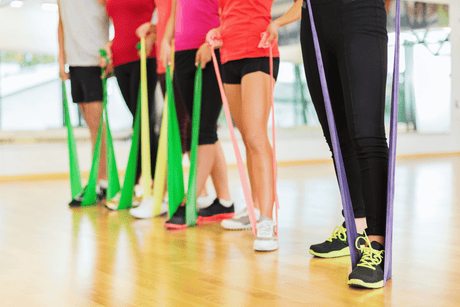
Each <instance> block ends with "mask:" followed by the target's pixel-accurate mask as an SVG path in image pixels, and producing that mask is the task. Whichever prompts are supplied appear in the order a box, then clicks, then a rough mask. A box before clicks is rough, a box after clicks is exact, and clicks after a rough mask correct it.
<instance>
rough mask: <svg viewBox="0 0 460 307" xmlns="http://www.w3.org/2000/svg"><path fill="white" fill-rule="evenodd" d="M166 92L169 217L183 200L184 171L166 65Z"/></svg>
mask: <svg viewBox="0 0 460 307" xmlns="http://www.w3.org/2000/svg"><path fill="white" fill-rule="evenodd" d="M166 92H167V95H168V192H169V217H172V216H173V214H174V213H176V211H177V208H179V206H180V204H181V203H182V201H183V200H184V197H185V191H184V173H183V169H182V145H181V141H180V132H179V123H178V121H177V113H176V106H175V104H174V91H173V84H172V78H171V68H170V67H169V65H168V66H167V67H166Z"/></svg>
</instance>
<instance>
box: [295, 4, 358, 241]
mask: <svg viewBox="0 0 460 307" xmlns="http://www.w3.org/2000/svg"><path fill="white" fill-rule="evenodd" d="M313 7H314V8H315V9H316V10H314V13H313V14H314V17H315V21H316V27H317V32H318V37H319V41H320V46H321V50H322V51H323V64H324V69H325V72H326V79H327V83H328V88H329V95H330V98H331V103H332V108H333V112H334V116H335V121H336V127H337V133H338V137H339V143H340V147H341V152H342V157H343V162H344V166H345V171H346V176H347V181H348V186H349V190H350V197H351V200H352V204H353V212H354V215H355V222H356V224H357V228H358V232H360V233H361V232H363V230H364V229H365V216H366V214H365V210H364V201H363V197H362V188H361V173H360V168H359V164H358V159H357V155H356V151H355V149H354V147H353V145H352V140H351V137H350V134H349V129H348V124H347V121H346V118H345V108H344V98H343V88H342V81H341V78H340V74H339V67H338V63H337V60H336V58H335V55H334V52H333V50H329V49H328V45H327V44H326V40H327V39H328V38H327V37H326V35H325V29H324V28H325V27H326V25H327V22H328V21H327V20H328V19H327V18H328V17H323V15H324V14H325V13H326V12H331V11H333V9H334V7H332V8H331V7H330V6H326V5H316V6H313ZM315 12H318V13H317V14H315ZM326 16H327V15H326ZM301 45H302V54H303V58H304V66H305V75H306V78H307V83H308V88H309V90H310V95H311V97H312V101H313V105H314V107H315V110H316V113H317V115H318V119H319V121H320V124H321V127H322V129H323V133H324V137H325V138H326V141H327V143H328V145H329V149H330V150H331V153H332V157H333V158H334V154H333V150H332V141H331V136H330V132H329V126H328V122H327V116H326V109H325V106H324V98H323V93H322V88H321V83H320V80H319V71H318V66H317V64H316V53H315V49H314V46H313V37H312V33H311V26H310V20H309V14H308V10H306V9H303V11H302V24H301ZM333 161H334V167H336V165H335V160H333Z"/></svg>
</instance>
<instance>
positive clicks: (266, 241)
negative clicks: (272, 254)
mask: <svg viewBox="0 0 460 307" xmlns="http://www.w3.org/2000/svg"><path fill="white" fill-rule="evenodd" d="M275 229H276V223H275V222H274V221H273V220H271V219H270V218H268V217H265V216H262V217H261V218H260V222H259V223H258V224H257V237H256V239H255V240H254V250H256V251H259V252H269V251H274V250H277V249H278V239H277V238H276V236H275Z"/></svg>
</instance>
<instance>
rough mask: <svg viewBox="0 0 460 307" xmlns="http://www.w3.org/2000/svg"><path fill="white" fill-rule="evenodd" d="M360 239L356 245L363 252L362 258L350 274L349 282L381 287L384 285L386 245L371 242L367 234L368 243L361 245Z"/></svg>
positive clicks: (368, 286) (353, 285)
mask: <svg viewBox="0 0 460 307" xmlns="http://www.w3.org/2000/svg"><path fill="white" fill-rule="evenodd" d="M359 240H360V238H358V239H357V240H356V245H357V248H358V249H359V251H360V252H361V258H360V259H359V261H358V264H357V265H356V267H355V268H354V269H353V270H352V272H351V274H350V275H349V276H348V284H349V285H350V286H352V287H358V288H368V289H377V288H381V287H383V265H384V258H385V250H384V247H383V245H382V244H380V243H378V242H377V241H373V242H372V243H371V242H369V239H368V238H367V236H366V237H365V240H366V243H367V244H366V245H364V244H363V245H359V242H358V241H359Z"/></svg>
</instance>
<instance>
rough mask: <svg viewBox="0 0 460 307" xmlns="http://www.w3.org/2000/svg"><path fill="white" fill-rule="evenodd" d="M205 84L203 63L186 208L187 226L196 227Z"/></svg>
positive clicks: (195, 107) (195, 103)
mask: <svg viewBox="0 0 460 307" xmlns="http://www.w3.org/2000/svg"><path fill="white" fill-rule="evenodd" d="M202 84H203V72H202V69H201V63H198V68H197V69H196V74H195V91H194V96H193V119H192V144H191V149H190V151H191V155H190V156H191V157H190V173H189V179H188V190H187V204H186V206H185V222H186V223H187V226H193V225H196V219H197V211H196V197H197V182H196V177H197V172H198V136H199V134H200V117H201V93H202Z"/></svg>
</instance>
